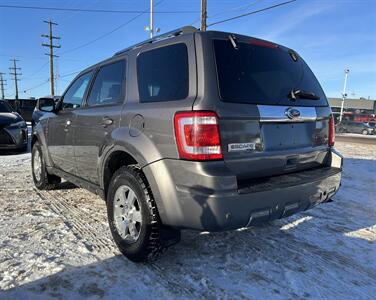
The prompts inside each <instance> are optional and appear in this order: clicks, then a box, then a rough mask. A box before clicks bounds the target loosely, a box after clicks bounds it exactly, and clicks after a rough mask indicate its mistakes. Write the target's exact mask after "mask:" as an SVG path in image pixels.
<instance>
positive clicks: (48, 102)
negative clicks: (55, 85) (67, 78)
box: [38, 98, 55, 112]
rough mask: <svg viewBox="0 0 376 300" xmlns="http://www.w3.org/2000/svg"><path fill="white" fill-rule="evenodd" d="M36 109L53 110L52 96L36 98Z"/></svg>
mask: <svg viewBox="0 0 376 300" xmlns="http://www.w3.org/2000/svg"><path fill="white" fill-rule="evenodd" d="M38 109H39V110H40V111H44V112H54V111H55V100H54V99H53V98H40V99H39V100H38Z"/></svg>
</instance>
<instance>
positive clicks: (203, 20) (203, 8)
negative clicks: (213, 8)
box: [201, 0, 208, 31]
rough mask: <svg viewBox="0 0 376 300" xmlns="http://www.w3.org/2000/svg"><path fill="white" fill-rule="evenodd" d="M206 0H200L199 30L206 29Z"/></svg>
mask: <svg viewBox="0 0 376 300" xmlns="http://www.w3.org/2000/svg"><path fill="white" fill-rule="evenodd" d="M207 15H208V14H207V1H206V0H201V31H206V18H207Z"/></svg>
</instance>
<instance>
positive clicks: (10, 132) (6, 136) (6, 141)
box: [0, 127, 28, 150]
mask: <svg viewBox="0 0 376 300" xmlns="http://www.w3.org/2000/svg"><path fill="white" fill-rule="evenodd" d="M0 130H1V131H2V132H0V150H15V149H21V148H24V147H26V146H27V143H28V131H27V127H24V128H14V129H7V128H1V129H0Z"/></svg>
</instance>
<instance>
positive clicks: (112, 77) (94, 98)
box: [88, 61, 124, 106]
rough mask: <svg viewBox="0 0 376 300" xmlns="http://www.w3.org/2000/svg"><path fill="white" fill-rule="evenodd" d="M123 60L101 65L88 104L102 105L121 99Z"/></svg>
mask: <svg viewBox="0 0 376 300" xmlns="http://www.w3.org/2000/svg"><path fill="white" fill-rule="evenodd" d="M123 85H124V61H118V62H116V63H113V64H110V65H107V66H104V67H101V68H100V70H99V72H98V74H97V76H96V78H95V81H94V84H93V87H92V89H91V92H90V96H89V99H88V104H89V105H91V106H92V105H103V104H110V103H117V102H121V101H122V90H123Z"/></svg>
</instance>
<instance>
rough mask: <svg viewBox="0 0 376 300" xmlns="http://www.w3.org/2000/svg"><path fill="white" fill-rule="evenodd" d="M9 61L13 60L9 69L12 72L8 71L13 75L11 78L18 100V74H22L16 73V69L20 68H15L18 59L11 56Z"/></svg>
mask: <svg viewBox="0 0 376 300" xmlns="http://www.w3.org/2000/svg"><path fill="white" fill-rule="evenodd" d="M10 61H12V62H13V67H10V68H9V70H10V71H13V72H9V74H10V75H13V80H14V86H15V88H16V97H15V98H16V100H18V81H19V79H18V76H20V75H22V74H21V73H18V70H21V68H17V62H18V61H19V60H17V59H15V58H13V59H11V60H10Z"/></svg>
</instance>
